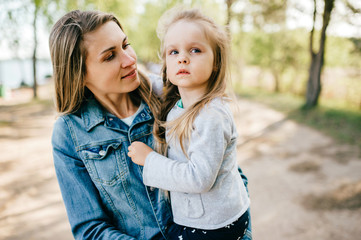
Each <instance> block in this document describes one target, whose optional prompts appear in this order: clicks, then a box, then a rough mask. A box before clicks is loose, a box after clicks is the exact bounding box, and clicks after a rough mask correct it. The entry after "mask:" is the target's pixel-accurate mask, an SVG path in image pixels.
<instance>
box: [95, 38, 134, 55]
mask: <svg viewBox="0 0 361 240" xmlns="http://www.w3.org/2000/svg"><path fill="white" fill-rule="evenodd" d="M127 39H128V37H127V36H125V37H124V39H123V43H124V42H126V41H127ZM115 48H116V47H115V46H111V47H109V48H107V49H105V50H103V51H102V52H101V53H100V54H99V55H102V54H104V53H106V52H108V51H112V50H114V49H115Z"/></svg>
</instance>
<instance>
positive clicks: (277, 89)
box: [272, 70, 280, 93]
mask: <svg viewBox="0 0 361 240" xmlns="http://www.w3.org/2000/svg"><path fill="white" fill-rule="evenodd" d="M272 75H273V79H274V83H275V84H274V88H273V91H274V92H275V93H278V92H280V77H279V73H278V71H277V70H273V71H272Z"/></svg>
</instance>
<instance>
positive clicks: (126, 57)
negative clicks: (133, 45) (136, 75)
mask: <svg viewBox="0 0 361 240" xmlns="http://www.w3.org/2000/svg"><path fill="white" fill-rule="evenodd" d="M135 63H136V59H135V58H134V57H133V56H131V55H130V54H128V53H127V52H124V54H123V57H122V58H121V66H122V68H127V67H129V66H132V65H134V64H135Z"/></svg>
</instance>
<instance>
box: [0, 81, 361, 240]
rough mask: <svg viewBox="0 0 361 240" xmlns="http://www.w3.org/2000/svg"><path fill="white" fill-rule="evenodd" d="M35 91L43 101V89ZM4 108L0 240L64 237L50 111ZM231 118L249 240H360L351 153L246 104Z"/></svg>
mask: <svg viewBox="0 0 361 240" xmlns="http://www.w3.org/2000/svg"><path fill="white" fill-rule="evenodd" d="M40 92H41V94H39V95H40V96H41V98H43V99H49V98H50V96H51V91H50V90H49V88H48V87H47V88H43V89H42V90H41V91H40ZM30 96H31V92H30V95H29V92H22V93H17V94H16V96H14V99H15V100H17V101H19V102H18V103H20V102H21V101H23V102H25V101H26V100H27V98H29V97H30ZM19 99H20V100H19ZM9 103H10V102H9V101H0V152H1V153H2V154H1V155H0V229H1V230H0V239H6V240H10V239H11V240H20V239H21V240H22V239H27V240H28V239H30V240H31V239H36V240H41V239H54V240H67V239H72V236H71V233H70V228H69V225H68V222H67V219H66V213H65V208H64V206H63V203H62V199H61V195H60V192H59V188H58V185H57V182H56V177H55V173H54V169H53V162H52V155H51V145H50V137H51V130H52V125H53V122H54V120H55V117H54V116H55V113H54V111H53V109H52V106H51V104H49V102H42V103H39V104H20V105H9ZM235 116H236V119H237V122H238V126H239V127H238V129H239V132H240V139H239V147H238V150H239V164H240V165H241V166H242V168H243V169H244V171H245V173H246V174H247V176H248V178H249V181H250V184H249V188H250V193H251V201H252V218H253V220H252V221H253V231H254V239H256V240H273V239H274V240H276V239H277V240H280V239H281V240H283V239H287V240H298V239H318V240H323V239H325V240H333V239H335V240H336V239H344V240H348V239H349V240H358V239H360V236H361V208H360V201H361V184H360V183H361V159H360V153H359V152H358V149H355V148H352V147H350V146H339V145H336V144H335V143H334V142H333V141H332V139H330V138H328V137H326V136H324V135H322V134H320V133H319V132H317V131H315V130H312V129H310V128H307V127H304V126H300V125H298V124H295V123H294V122H292V121H289V120H287V119H285V116H283V115H282V114H280V113H278V112H276V111H273V110H271V109H268V108H266V107H264V106H262V105H259V104H256V103H253V102H248V101H244V100H240V102H239V109H238V111H237V112H236V113H235ZM336 190H337V191H336Z"/></svg>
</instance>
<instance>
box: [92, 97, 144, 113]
mask: <svg viewBox="0 0 361 240" xmlns="http://www.w3.org/2000/svg"><path fill="white" fill-rule="evenodd" d="M95 98H96V99H97V100H98V101H99V102H100V104H101V105H102V106H103V107H104V108H105V109H106V110H107V111H108V112H110V113H111V114H113V115H115V116H117V117H118V118H120V119H122V118H127V117H130V116H132V115H133V114H134V113H135V112H136V111H137V110H138V107H139V106H137V105H135V104H134V103H133V101H132V99H131V97H130V95H129V93H124V94H117V95H105V96H95Z"/></svg>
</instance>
